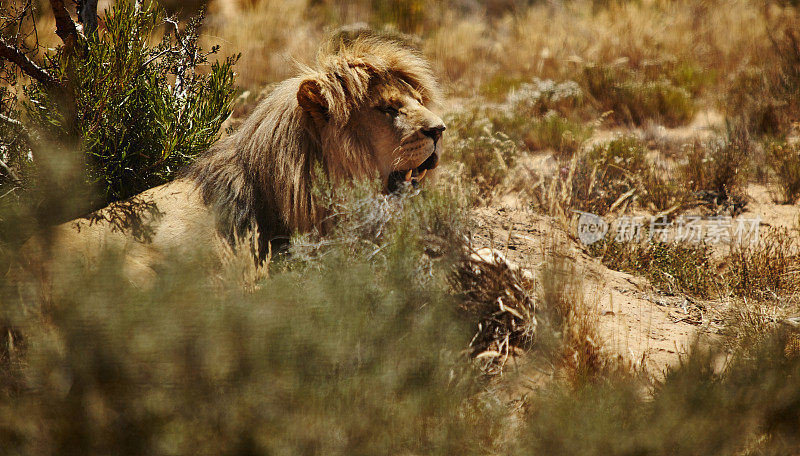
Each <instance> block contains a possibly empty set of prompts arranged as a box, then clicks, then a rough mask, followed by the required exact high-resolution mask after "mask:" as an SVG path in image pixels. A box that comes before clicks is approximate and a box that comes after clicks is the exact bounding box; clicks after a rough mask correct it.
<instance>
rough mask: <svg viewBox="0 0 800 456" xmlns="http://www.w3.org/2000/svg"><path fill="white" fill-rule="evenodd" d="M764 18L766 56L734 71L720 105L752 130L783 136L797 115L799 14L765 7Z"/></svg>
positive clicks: (799, 94) (799, 97) (799, 103)
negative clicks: (734, 74) (767, 37)
mask: <svg viewBox="0 0 800 456" xmlns="http://www.w3.org/2000/svg"><path fill="white" fill-rule="evenodd" d="M764 18H765V21H766V28H767V30H768V31H769V43H770V44H771V47H770V48H769V49H768V50H766V55H767V56H768V57H769V58H768V59H767V60H766V62H764V63H762V64H761V65H750V66H747V67H745V68H743V69H742V70H740V71H738V72H737V73H736V76H735V78H734V80H733V83H732V84H731V86H730V88H729V89H728V96H727V99H726V100H725V102H724V103H723V106H724V108H725V110H726V112H727V113H728V115H730V116H732V117H735V118H737V119H739V121H740V122H741V123H743V124H744V125H745V126H746V127H747V128H748V129H749V130H750V131H751V132H752V133H753V134H758V135H768V136H774V137H785V136H786V135H787V134H788V133H790V131H791V128H792V124H793V122H796V121H797V118H798V115H800V82H798V81H800V36H798V32H797V30H798V26H800V15H799V14H798V12H797V10H796V7H794V8H769V7H767V8H766V9H765V13H764Z"/></svg>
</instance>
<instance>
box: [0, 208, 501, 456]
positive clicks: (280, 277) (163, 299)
mask: <svg viewBox="0 0 800 456" xmlns="http://www.w3.org/2000/svg"><path fill="white" fill-rule="evenodd" d="M374 198H375V197H374V196H373V199H371V200H365V199H363V198H362V199H356V200H354V201H355V202H350V203H346V202H341V203H337V204H342V205H343V206H339V208H340V209H341V211H340V212H339V213H340V216H339V218H338V219H337V227H338V228H336V229H335V231H334V232H333V233H331V234H330V235H329V236H327V237H325V238H320V237H319V236H316V235H313V234H312V235H307V236H304V237H299V238H296V239H295V242H294V246H293V254H292V256H291V257H289V258H284V259H275V260H273V263H272V264H271V265H270V269H271V271H270V273H271V277H270V278H268V279H265V280H263V281H261V282H259V283H257V284H256V286H255V287H254V289H253V290H252V291H249V292H248V291H245V289H244V288H243V287H242V286H241V277H237V275H236V274H237V273H236V271H238V269H237V268H235V267H232V268H230V269H229V270H228V272H225V273H221V274H210V273H209V271H210V270H211V269H210V268H209V265H207V264H206V263H203V262H201V261H199V260H198V261H192V260H191V259H189V258H172V259H170V261H168V262H166V263H165V264H164V266H163V267H162V268H161V269H160V270H159V271H158V278H157V280H156V282H155V283H153V284H152V286H151V287H150V289H147V290H142V289H137V288H135V287H133V286H131V285H130V284H129V283H128V281H127V280H126V278H125V277H124V275H123V274H121V273H120V271H121V270H122V267H121V265H120V262H119V260H120V258H118V256H117V255H116V254H115V252H109V253H108V255H107V256H106V259H105V260H104V261H103V262H102V263H101V264H95V265H91V266H90V267H88V268H85V267H80V266H78V265H77V264H75V263H74V261H75V259H54V261H56V262H63V263H64V264H65V267H64V268H63V269H64V270H66V271H69V272H68V273H67V277H69V280H65V281H63V282H60V283H58V284H57V285H56V287H55V290H54V293H53V299H52V302H50V303H49V305H48V306H47V308H45V309H40V308H36V307H31V306H30V303H22V304H21V305H20V304H16V303H17V301H18V299H19V298H18V297H17V295H14V294H12V293H6V294H5V295H4V296H3V301H2V302H3V306H2V307H0V309H1V310H2V318H3V319H4V320H6V321H10V322H11V323H13V327H14V328H16V331H17V333H18V334H22V335H23V336H22V339H19V338H12V339H9V338H8V334H4V336H6V337H4V339H5V340H6V342H8V341H12V340H13V341H14V343H13V344H10V345H9V346H8V347H7V348H9V349H8V350H7V351H6V353H7V357H6V359H4V360H3V364H2V367H0V371H2V372H3V373H4V376H0V381H2V382H3V384H2V385H0V391H2V393H3V394H2V396H1V397H0V448H3V450H4V452H3V454H19V455H22V454H59V455H67V454H76V455H77V454H80V455H91V454H118V455H122V454H132V455H133V454H136V455H142V454H186V455H195V454H347V455H354V454H364V455H371V454H398V453H410V454H442V455H447V454H480V453H482V450H481V449H482V448H484V447H485V445H486V443H485V442H488V441H490V440H491V438H490V437H491V436H492V434H493V433H494V432H495V425H493V424H492V423H491V421H489V420H488V418H490V417H491V416H492V414H491V413H489V409H488V408H487V406H485V405H484V404H483V403H482V402H481V400H479V399H478V398H477V396H474V393H475V392H476V391H477V389H476V386H478V383H477V380H478V377H477V375H476V374H477V371H476V370H474V369H472V368H470V365H469V364H468V363H467V362H465V361H466V359H465V356H464V354H463V350H464V349H465V348H466V347H467V345H468V343H469V338H470V334H471V331H470V330H469V328H468V327H467V326H466V321H465V320H464V319H463V318H462V317H461V316H459V314H458V313H457V306H456V305H455V302H454V300H453V298H452V297H451V296H450V295H449V294H448V290H447V281H446V277H447V274H449V271H450V268H451V267H452V265H453V254H454V252H455V250H454V249H457V248H458V247H457V246H458V244H457V243H454V242H453V239H454V236H458V233H459V232H460V231H459V230H460V228H459V227H460V226H463V222H462V220H463V219H462V218H461V217H462V215H461V214H463V211H460V210H458V209H457V207H456V206H454V204H455V203H454V202H453V199H452V198H450V197H448V196H447V195H445V194H436V193H435V192H434V193H433V194H429V195H424V194H423V195H419V196H416V197H413V198H401V199H398V200H392V201H387V200H385V198H384V197H383V196H378V197H377V198H378V200H375V199H374ZM382 200H383V201H384V203H385V204H381V203H380V202H381V201H382Z"/></svg>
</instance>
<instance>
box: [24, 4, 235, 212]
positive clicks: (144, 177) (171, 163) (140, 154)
mask: <svg viewBox="0 0 800 456" xmlns="http://www.w3.org/2000/svg"><path fill="white" fill-rule="evenodd" d="M105 24H106V27H105V29H103V30H101V31H100V32H99V33H98V34H93V35H92V36H90V37H88V38H87V40H86V47H85V52H79V53H78V55H76V56H73V55H71V54H67V53H65V52H63V49H62V50H60V51H58V52H57V53H56V54H55V55H52V56H50V58H49V59H50V61H51V62H52V65H51V68H49V70H50V72H51V74H53V76H54V77H56V79H57V80H59V81H61V82H62V83H63V85H64V86H65V87H66V88H67V92H68V93H67V94H65V96H66V98H67V101H65V99H64V94H57V93H54V92H53V91H52V90H48V89H47V88H46V87H43V86H42V85H41V84H37V85H34V86H33V87H31V88H30V90H29V91H28V95H29V97H30V100H31V101H30V103H29V105H28V114H29V116H30V117H31V118H32V119H34V121H35V122H36V123H37V124H38V126H39V129H40V130H42V131H44V132H52V131H57V132H58V133H59V135H60V136H61V137H62V138H57V139H63V137H64V136H69V135H70V134H71V133H73V132H77V136H78V137H79V138H80V140H81V143H82V144H83V147H84V148H85V150H86V154H87V162H88V167H89V181H90V182H91V183H93V184H94V185H96V186H97V187H98V190H99V191H100V192H101V194H102V195H103V198H104V200H105V202H111V201H115V200H119V199H123V198H126V197H129V196H131V195H134V194H136V193H139V192H141V191H143V190H145V189H147V188H150V187H153V186H156V185H159V184H162V183H164V182H167V181H168V180H170V179H171V178H172V177H173V176H174V175H175V172H176V171H177V170H178V169H179V168H181V166H183V165H184V164H186V163H187V162H188V161H190V160H191V159H192V158H194V157H195V156H196V155H197V154H199V153H200V152H202V151H204V150H205V149H206V148H208V146H209V145H210V144H212V143H213V142H214V141H215V140H216V139H217V137H218V134H219V129H220V126H221V125H222V122H223V121H224V120H225V119H226V118H227V117H228V115H229V114H230V102H231V99H232V96H233V90H234V88H233V71H232V68H231V67H232V65H233V63H234V61H235V58H228V59H227V60H225V61H223V62H221V63H214V64H212V65H211V66H210V69H209V71H208V72H207V73H206V70H205V69H204V68H203V66H205V65H206V64H207V62H208V61H207V57H208V55H209V54H207V53H204V52H203V51H202V49H200V47H199V46H198V43H197V40H198V27H199V26H200V21H199V19H197V20H194V21H192V22H190V24H189V25H188V27H187V28H186V30H184V31H182V32H180V33H179V32H178V31H177V30H176V31H175V33H174V34H172V33H171V32H172V30H174V27H177V24H174V23H170V22H167V23H164V21H162V19H161V14H160V12H159V11H158V9H157V8H156V7H155V6H153V5H152V4H149V6H145V7H143V8H142V9H141V10H140V11H137V10H135V9H134V6H133V5H132V4H131V3H130V2H118V3H117V4H116V6H114V7H113V8H112V9H111V11H110V12H108V14H107V16H106V20H105ZM162 24H165V27H166V30H167V33H166V35H165V36H164V38H163V40H162V41H161V42H160V43H159V44H158V45H156V46H150V40H151V37H152V36H153V35H154V34H155V32H156V31H157V29H158V28H159V27H161V26H162ZM214 52H216V47H215V48H213V49H212V51H211V53H214Z"/></svg>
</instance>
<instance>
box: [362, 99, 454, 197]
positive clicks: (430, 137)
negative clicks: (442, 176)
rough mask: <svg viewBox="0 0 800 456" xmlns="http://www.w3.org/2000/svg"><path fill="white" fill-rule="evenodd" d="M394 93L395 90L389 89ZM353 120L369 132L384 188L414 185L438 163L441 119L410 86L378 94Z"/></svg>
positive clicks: (441, 127)
mask: <svg viewBox="0 0 800 456" xmlns="http://www.w3.org/2000/svg"><path fill="white" fill-rule="evenodd" d="M390 92H395V91H390ZM378 98H379V100H380V101H379V102H377V103H376V104H374V105H372V106H369V107H367V108H366V109H364V110H363V111H362V112H361V115H360V116H358V117H359V118H357V119H355V120H356V121H358V122H359V123H361V125H362V126H363V127H364V129H365V131H368V132H369V142H370V145H371V149H372V151H373V154H374V160H375V163H376V165H377V167H378V171H379V172H380V176H381V179H382V182H383V183H384V187H385V189H386V190H388V191H390V192H393V191H395V190H398V189H399V188H401V187H402V186H403V185H404V183H408V184H411V185H413V186H416V185H417V184H418V183H419V182H421V181H422V180H423V179H424V178H425V176H426V175H427V174H428V173H429V172H430V171H431V170H433V169H434V168H436V166H437V165H438V163H439V152H440V150H439V149H438V147H437V146H438V145H439V140H440V139H441V137H442V132H443V131H444V130H445V125H444V122H442V119H441V118H439V117H438V116H437V115H435V114H434V113H432V112H431V111H430V110H429V109H428V108H426V107H425V106H424V105H423V104H422V101H421V99H420V97H419V94H417V93H415V92H414V91H413V90H412V89H409V90H407V91H406V92H405V93H401V92H397V93H393V94H392V95H391V96H381V97H378Z"/></svg>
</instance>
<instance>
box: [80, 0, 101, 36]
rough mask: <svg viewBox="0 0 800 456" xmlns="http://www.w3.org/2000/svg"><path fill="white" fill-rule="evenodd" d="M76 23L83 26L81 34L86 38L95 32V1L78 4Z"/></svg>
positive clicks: (88, 0) (83, 1)
mask: <svg viewBox="0 0 800 456" xmlns="http://www.w3.org/2000/svg"><path fill="white" fill-rule="evenodd" d="M78 21H79V22H81V23H82V24H83V33H84V35H86V36H89V35H91V34H92V33H94V31H95V30H97V0H82V1H80V2H78Z"/></svg>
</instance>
